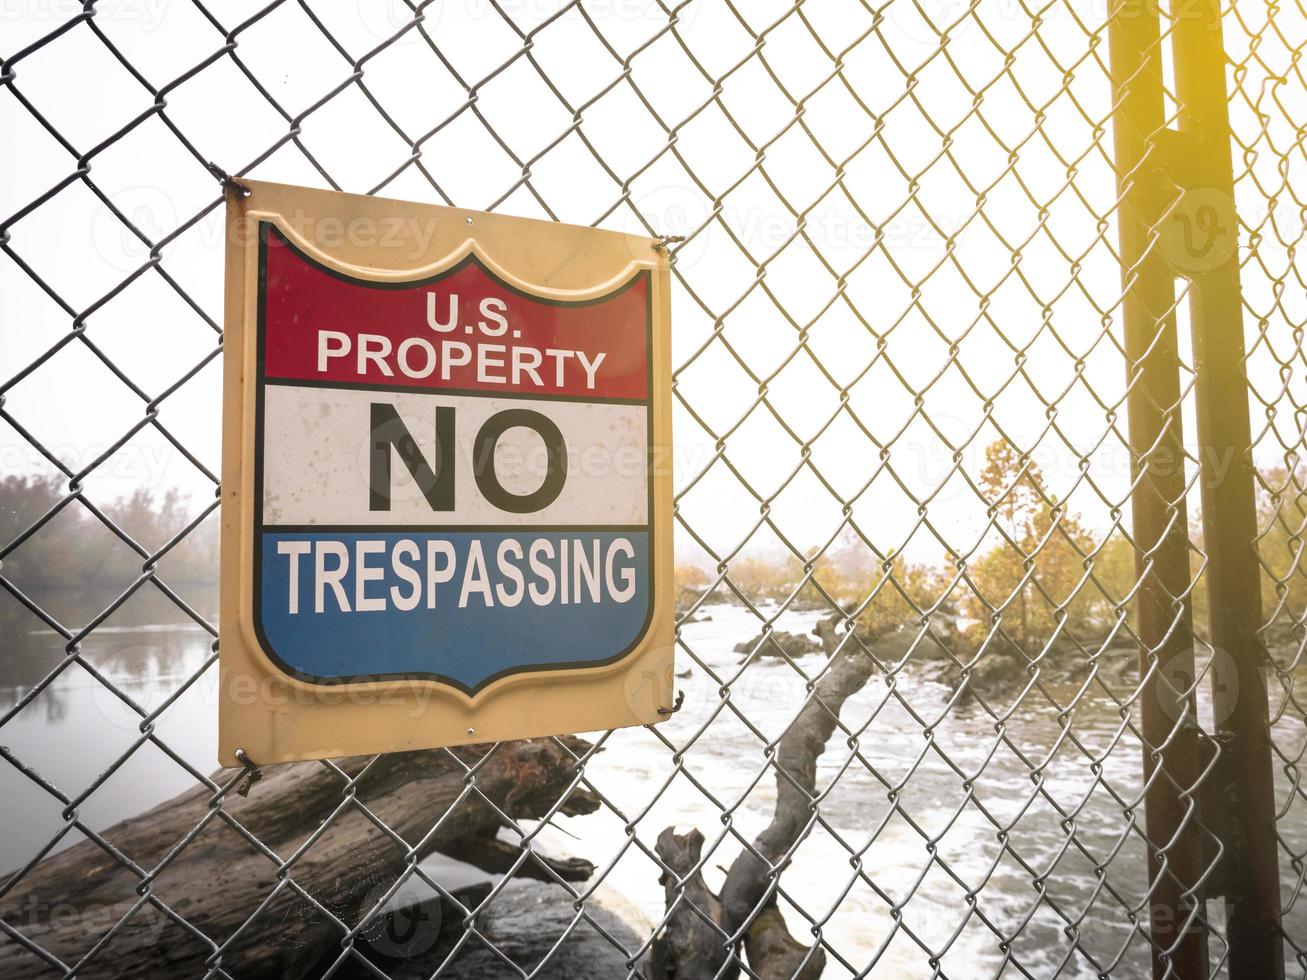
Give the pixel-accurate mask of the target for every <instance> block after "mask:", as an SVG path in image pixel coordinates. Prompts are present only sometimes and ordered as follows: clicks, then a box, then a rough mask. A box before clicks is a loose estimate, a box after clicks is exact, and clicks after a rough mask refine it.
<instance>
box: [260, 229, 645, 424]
mask: <svg viewBox="0 0 1307 980" xmlns="http://www.w3.org/2000/svg"><path fill="white" fill-rule="evenodd" d="M262 288H263V305H262V309H263V315H264V317H265V323H264V326H265V328H266V329H265V330H264V333H263V336H264V337H265V338H266V347H265V348H264V351H263V356H264V364H263V368H264V375H265V376H266V377H268V378H283V379H290V380H298V381H309V382H314V381H317V382H322V383H330V384H333V385H341V384H344V385H349V384H357V385H361V386H368V387H397V388H419V389H426V390H462V391H478V392H487V393H489V392H506V393H523V394H531V395H535V396H537V397H544V398H548V397H551V396H552V397H565V398H584V399H586V400H601V399H613V400H630V401H644V400H646V399H648V397H649V375H648V359H647V351H648V343H649V338H648V336H647V329H648V323H649V322H650V320H649V276H648V273H647V272H641V273H639V274H637V275H636V276H634V277H633V278H631V279H630V280H629V281H628V282H626V283H624V284H623V285H621V286H619V287H617V288H616V289H615V290H614V291H613V292H611V293H609V294H608V295H606V296H602V297H599V298H597V299H590V300H583V301H551V300H546V299H541V298H540V297H537V296H533V295H530V294H528V293H525V292H521V291H519V290H517V289H515V288H514V287H512V286H510V285H508V284H507V283H505V282H502V281H501V280H500V279H498V278H497V277H496V276H495V275H494V274H493V273H491V272H490V271H489V270H488V269H486V268H485V266H484V265H482V264H481V262H480V261H479V260H478V259H477V258H476V257H475V256H469V257H468V258H467V259H465V260H464V261H463V262H461V263H459V264H458V265H456V266H454V267H453V268H451V269H448V270H446V271H445V272H442V273H440V274H438V275H436V276H433V277H431V278H429V279H426V280H419V281H416V282H406V283H377V282H369V281H365V280H361V279H354V278H351V277H349V276H345V275H342V274H341V273H339V272H335V271H332V270H329V269H327V268H325V267H324V266H322V265H320V264H319V263H317V262H316V261H315V260H313V259H312V258H310V257H309V256H308V255H306V254H304V253H303V252H301V251H300V250H299V249H298V248H297V247H295V246H294V245H293V244H291V243H290V242H289V241H288V240H287V239H285V238H284V237H283V236H282V235H281V234H279V233H278V232H277V231H276V230H275V229H269V234H268V236H267V265H266V269H265V277H264V281H263V283H262Z"/></svg>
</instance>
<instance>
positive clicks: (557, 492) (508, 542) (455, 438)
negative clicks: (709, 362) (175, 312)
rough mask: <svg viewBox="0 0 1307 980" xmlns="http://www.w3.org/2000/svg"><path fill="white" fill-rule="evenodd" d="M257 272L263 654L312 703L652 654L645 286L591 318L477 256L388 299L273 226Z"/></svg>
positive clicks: (625, 286)
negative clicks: (354, 691) (648, 644)
mask: <svg viewBox="0 0 1307 980" xmlns="http://www.w3.org/2000/svg"><path fill="white" fill-rule="evenodd" d="M258 263H259V266H258V268H259V285H258V289H259V294H258V306H257V309H258V323H257V340H256V343H257V358H258V378H257V388H256V406H255V433H254V439H255V453H254V459H255V477H254V490H255V507H256V516H255V555H254V560H255V566H254V569H253V573H254V581H253V603H254V609H253V613H254V616H253V618H254V624H253V625H254V629H255V632H256V634H257V635H258V639H259V642H260V644H261V646H262V647H263V650H264V652H265V653H266V654H267V656H268V657H269V658H270V659H271V660H272V661H273V662H274V663H275V664H276V665H277V666H278V667H279V668H280V669H281V670H283V671H285V672H286V673H287V674H290V675H291V676H293V677H297V678H300V679H302V680H306V681H310V682H316V683H354V682H359V681H367V680H378V679H385V678H428V679H432V680H437V681H440V682H442V683H445V684H448V685H451V686H453V687H455V688H457V689H459V690H461V691H464V692H466V693H475V692H476V691H478V690H480V689H481V688H482V687H484V686H486V685H487V684H489V683H491V682H492V681H494V680H496V679H498V678H501V677H505V676H507V675H510V674H514V673H519V672H525V671H539V670H555V669H559V668H571V667H586V666H597V665H602V664H606V663H610V662H613V661H615V660H617V659H619V658H621V657H622V656H624V655H625V654H626V653H628V652H629V651H630V650H632V649H634V648H635V646H636V645H637V644H638V643H639V642H640V640H641V639H642V637H643V636H644V635H645V633H646V630H647V628H648V625H649V621H650V617H651V615H652V608H653V603H652V588H653V585H652V583H653V578H654V576H653V545H652V541H651V533H650V532H651V523H650V522H651V512H652V510H653V480H652V474H651V472H650V467H649V459H650V451H649V450H650V444H651V442H652V428H651V427H652V414H651V406H650V396H651V390H650V389H651V387H652V381H651V356H650V345H651V328H652V324H651V312H650V310H651V280H650V273H649V272H648V271H647V270H642V271H637V272H635V273H634V274H633V275H632V277H631V278H630V279H629V280H628V281H626V282H624V283H621V284H620V285H618V286H617V287H615V288H614V289H613V290H612V291H611V292H609V293H608V294H607V295H604V296H602V297H599V298H597V299H588V300H585V301H577V302H571V301H560V300H553V299H547V298H543V297H540V296H536V295H532V294H530V293H527V292H525V291H522V290H520V289H518V288H516V287H513V286H510V285H509V284H508V283H506V282H504V281H502V280H500V279H499V278H497V277H496V276H495V275H494V274H493V273H492V272H491V270H490V269H489V268H488V267H487V266H486V265H485V264H484V263H482V262H481V261H480V260H479V259H478V258H477V257H476V255H475V253H473V254H470V255H469V256H468V257H467V258H466V259H465V260H463V261H462V262H460V263H458V264H456V265H455V266H453V267H452V268H449V269H447V270H445V271H444V272H441V273H439V274H438V275H436V276H433V277H431V278H429V279H425V280H421V281H414V282H402V283H396V282H389V281H382V282H378V281H372V280H366V279H357V278H352V277H350V276H347V275H344V274H343V273H341V272H339V271H336V270H333V269H331V268H329V267H327V266H325V265H322V264H320V263H318V262H316V261H315V260H314V259H313V258H311V257H310V256H309V255H307V254H306V253H304V252H302V251H301V250H299V249H298V248H297V247H296V246H295V245H294V244H292V243H291V242H290V241H289V239H287V238H286V237H284V236H283V235H282V234H281V233H279V232H278V231H277V229H276V227H275V226H274V225H273V224H271V223H267V222H265V223H263V224H262V225H261V226H260V236H259V257H258ZM578 637H592V638H602V642H585V643H582V642H578Z"/></svg>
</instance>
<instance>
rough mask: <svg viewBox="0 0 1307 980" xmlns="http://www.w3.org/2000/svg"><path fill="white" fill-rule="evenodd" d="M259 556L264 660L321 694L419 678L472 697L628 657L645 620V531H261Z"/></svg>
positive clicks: (647, 556) (647, 563)
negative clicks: (510, 682)
mask: <svg viewBox="0 0 1307 980" xmlns="http://www.w3.org/2000/svg"><path fill="white" fill-rule="evenodd" d="M259 557H260V559H261V562H262V569H261V575H260V580H261V582H262V588H261V590H260V593H259V594H258V596H257V597H256V598H257V600H258V607H259V608H258V609H257V610H256V615H255V622H256V623H257V624H258V629H259V632H260V633H261V637H260V639H261V640H262V643H263V648H264V650H265V651H267V653H268V654H269V656H271V657H272V658H273V659H274V660H276V661H278V662H279V664H280V665H281V666H282V667H283V669H285V670H287V671H289V672H290V673H293V674H296V675H299V676H301V677H304V678H306V679H311V680H317V681H328V682H333V681H334V682H341V681H357V680H367V679H369V678H373V677H396V676H422V677H431V678H434V679H439V680H441V681H444V682H446V683H449V684H452V685H453V686H455V687H458V688H460V689H462V690H464V691H469V692H470V691H475V690H476V689H478V688H480V687H483V686H484V685H485V684H487V683H489V682H490V681H491V680H493V679H495V678H496V677H499V676H502V675H503V674H506V673H514V672H518V671H523V670H532V669H537V668H544V667H548V668H561V667H573V666H575V667H593V666H596V665H598V664H602V663H606V662H609V661H613V660H616V659H618V658H619V657H621V656H622V655H624V654H625V653H627V652H629V650H630V649H631V648H632V647H634V646H635V644H636V642H637V641H638V640H639V639H640V638H641V636H642V635H643V634H644V631H645V628H646V626H647V623H648V619H649V615H650V612H651V602H650V587H651V586H650V567H651V562H650V554H649V534H648V532H647V531H645V530H631V531H625V530H623V531H586V530H580V529H578V530H577V531H574V532H567V531H539V532H537V531H533V530H531V529H530V528H523V529H522V530H521V531H520V532H508V531H497V532H486V531H475V532H461V531H457V530H450V531H438V532H430V531H414V532H411V533H408V532H389V531H387V532H375V533H369V532H366V531H348V532H346V531H340V532H319V533H304V532H299V531H296V532H280V531H275V530H269V531H265V532H264V533H263V535H262V547H261V554H260V556H259ZM599 638H602V642H599V641H598V640H599Z"/></svg>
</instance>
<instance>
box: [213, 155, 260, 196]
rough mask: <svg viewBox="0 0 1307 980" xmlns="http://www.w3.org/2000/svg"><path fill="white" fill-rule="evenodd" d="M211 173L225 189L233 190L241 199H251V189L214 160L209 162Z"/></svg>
mask: <svg viewBox="0 0 1307 980" xmlns="http://www.w3.org/2000/svg"><path fill="white" fill-rule="evenodd" d="M209 173H211V174H213V176H215V177H217V178H218V181H219V182H220V183H221V184H222V186H223V188H224V189H227V190H233V191H235V192H236V193H237V194H239V195H240V196H241V197H249V196H250V189H249V188H248V187H246V186H245V185H244V184H242V183H241V182H240V181H239V180H237V179H236V178H235V177H233V176H232V175H231V174H229V173H227V171H225V170H223V169H222V167H220V166H218V165H217V164H216V163H214V162H213V161H212V160H210V161H209Z"/></svg>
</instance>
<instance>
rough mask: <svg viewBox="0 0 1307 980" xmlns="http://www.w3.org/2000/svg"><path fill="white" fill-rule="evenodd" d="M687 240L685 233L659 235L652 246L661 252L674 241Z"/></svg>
mask: <svg viewBox="0 0 1307 980" xmlns="http://www.w3.org/2000/svg"><path fill="white" fill-rule="evenodd" d="M683 241H685V236H684V235H659V236H658V238H657V239H656V240H655V241H654V243H653V245H652V246H651V247H652V248H653V250H654V251H655V252H661V251H663V250H664V249H666V248H667V246H668V245H671V244H672V243H674V242H683Z"/></svg>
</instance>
